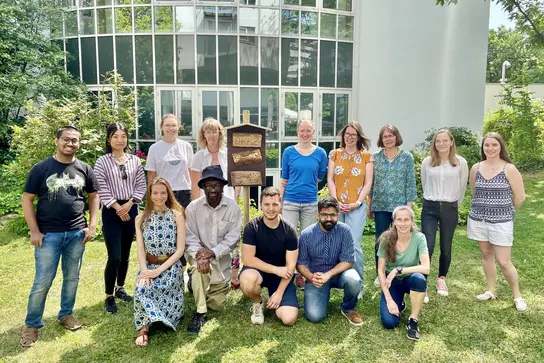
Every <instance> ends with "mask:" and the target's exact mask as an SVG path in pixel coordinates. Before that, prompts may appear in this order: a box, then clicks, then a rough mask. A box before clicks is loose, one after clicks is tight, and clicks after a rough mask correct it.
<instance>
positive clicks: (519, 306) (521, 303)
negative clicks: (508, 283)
mask: <svg viewBox="0 0 544 363" xmlns="http://www.w3.org/2000/svg"><path fill="white" fill-rule="evenodd" d="M514 304H515V305H516V310H517V311H526V310H527V309H528V308H527V303H526V302H525V300H523V298H522V297H518V298H517V299H514Z"/></svg>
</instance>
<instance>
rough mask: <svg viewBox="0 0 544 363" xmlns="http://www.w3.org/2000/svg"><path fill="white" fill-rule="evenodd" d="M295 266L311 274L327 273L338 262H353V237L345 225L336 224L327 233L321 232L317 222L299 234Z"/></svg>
mask: <svg viewBox="0 0 544 363" xmlns="http://www.w3.org/2000/svg"><path fill="white" fill-rule="evenodd" d="M298 248H299V252H298V261H297V264H299V265H304V266H306V267H308V269H309V270H310V271H311V272H312V273H315V272H327V271H330V270H331V269H332V268H333V267H334V266H336V265H338V264H339V263H340V262H352V263H353V262H354V261H355V249H354V248H353V237H352V236H351V230H350V228H349V227H348V225H347V224H344V223H342V222H338V223H337V224H336V226H334V228H333V229H332V230H331V231H329V232H323V230H322V229H321V228H320V226H319V222H317V223H315V224H313V225H311V226H310V227H308V228H306V229H305V230H304V231H302V233H301V234H300V239H299V245H298Z"/></svg>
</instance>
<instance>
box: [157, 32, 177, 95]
mask: <svg viewBox="0 0 544 363" xmlns="http://www.w3.org/2000/svg"><path fill="white" fill-rule="evenodd" d="M155 62H156V75H155V77H156V83H170V84H173V83H174V37H173V36H172V35H156V36H155Z"/></svg>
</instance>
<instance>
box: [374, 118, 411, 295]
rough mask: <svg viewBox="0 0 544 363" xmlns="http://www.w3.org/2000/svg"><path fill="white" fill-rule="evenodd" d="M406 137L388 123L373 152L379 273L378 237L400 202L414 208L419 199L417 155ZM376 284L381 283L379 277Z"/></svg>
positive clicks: (391, 218) (376, 250) (385, 228)
mask: <svg viewBox="0 0 544 363" xmlns="http://www.w3.org/2000/svg"><path fill="white" fill-rule="evenodd" d="M400 145H402V137H401V136H400V132H399V130H398V129H397V128H396V127H395V126H393V125H385V126H384V127H382V129H381V130H380V135H379V137H378V147H380V148H382V149H381V150H380V151H377V152H376V153H374V155H372V158H371V159H370V160H371V161H372V162H373V163H374V179H373V181H372V188H371V190H370V193H369V194H368V204H367V214H368V217H369V218H371V219H372V218H374V221H375V224H376V245H375V248H374V251H375V253H374V255H375V257H376V274H378V272H377V271H378V270H377V269H378V256H377V253H378V240H379V238H380V236H381V234H382V233H383V232H385V231H387V229H389V226H391V223H393V210H394V209H395V208H396V207H398V206H400V205H407V206H409V207H410V208H412V205H413V202H414V201H415V200H417V190H416V172H415V168H414V157H413V156H412V154H410V153H409V152H408V151H404V150H402V149H401V148H400V147H399V146H400ZM374 285H376V286H380V280H379V279H378V277H376V280H374Z"/></svg>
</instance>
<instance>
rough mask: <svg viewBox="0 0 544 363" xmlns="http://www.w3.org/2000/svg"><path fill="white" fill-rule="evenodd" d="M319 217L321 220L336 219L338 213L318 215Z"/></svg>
mask: <svg viewBox="0 0 544 363" xmlns="http://www.w3.org/2000/svg"><path fill="white" fill-rule="evenodd" d="M319 216H320V217H321V218H323V219H329V218H331V219H334V218H336V217H338V213H319Z"/></svg>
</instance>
